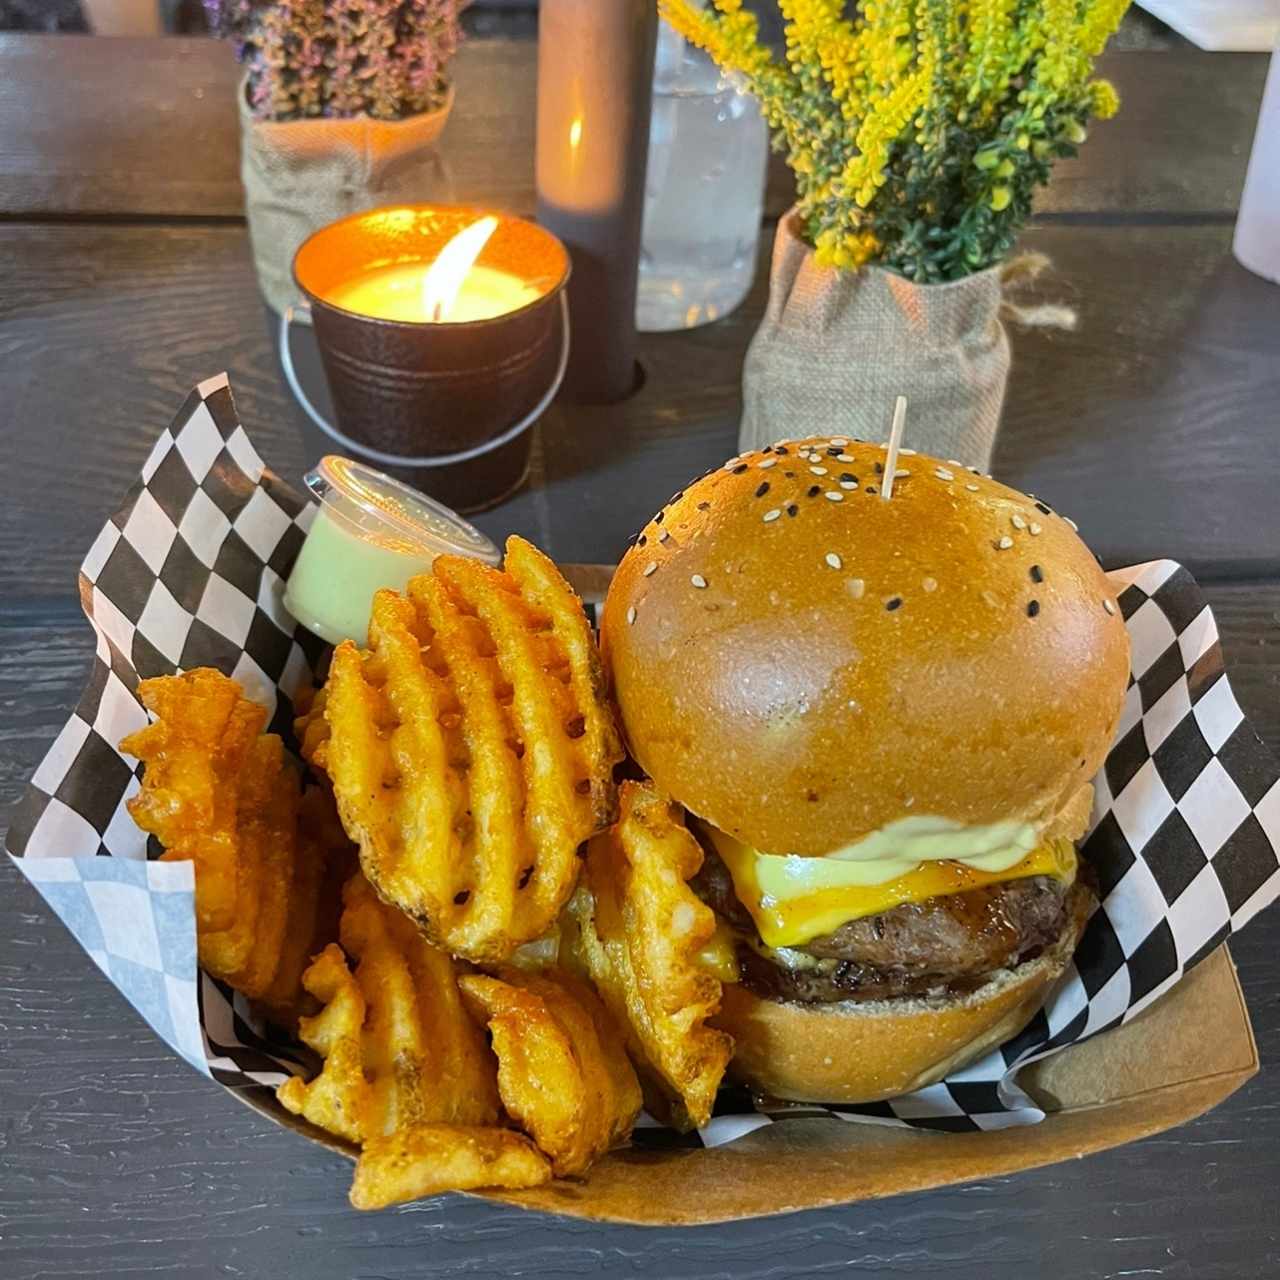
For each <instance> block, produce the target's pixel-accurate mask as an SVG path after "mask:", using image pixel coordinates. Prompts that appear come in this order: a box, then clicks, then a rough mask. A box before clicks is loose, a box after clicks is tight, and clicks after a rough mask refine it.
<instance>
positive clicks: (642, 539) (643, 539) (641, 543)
mask: <svg viewBox="0 0 1280 1280" xmlns="http://www.w3.org/2000/svg"><path fill="white" fill-rule="evenodd" d="M648 541H649V539H648V538H646V537H645V535H644V534H643V533H642V534H641V535H640V536H639V537H638V538H637V539H636V543H637V545H639V546H642V547H643V546H644V544H645V543H646V542H648Z"/></svg>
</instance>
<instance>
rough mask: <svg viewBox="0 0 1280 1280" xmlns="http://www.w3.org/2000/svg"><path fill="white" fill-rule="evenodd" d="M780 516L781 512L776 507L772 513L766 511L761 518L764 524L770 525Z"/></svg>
mask: <svg viewBox="0 0 1280 1280" xmlns="http://www.w3.org/2000/svg"><path fill="white" fill-rule="evenodd" d="M781 514H782V512H781V511H780V510H779V509H778V508H777V507H774V508H773V510H772V511H766V512H765V513H764V517H763V519H764V522H765V524H770V523H772V522H773V521H774V520H776V519H777V518H778V517H779V516H780V515H781Z"/></svg>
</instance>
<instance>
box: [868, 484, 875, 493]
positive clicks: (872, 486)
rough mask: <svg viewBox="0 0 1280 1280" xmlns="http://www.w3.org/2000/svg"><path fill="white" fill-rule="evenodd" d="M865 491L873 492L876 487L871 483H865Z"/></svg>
mask: <svg viewBox="0 0 1280 1280" xmlns="http://www.w3.org/2000/svg"><path fill="white" fill-rule="evenodd" d="M867 492H868V493H875V492H876V487H875V485H873V484H869V485H867Z"/></svg>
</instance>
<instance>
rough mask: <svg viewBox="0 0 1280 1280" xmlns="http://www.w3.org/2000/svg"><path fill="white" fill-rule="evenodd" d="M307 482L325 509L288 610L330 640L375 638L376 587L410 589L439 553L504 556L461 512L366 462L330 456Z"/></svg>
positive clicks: (299, 564)
mask: <svg viewBox="0 0 1280 1280" xmlns="http://www.w3.org/2000/svg"><path fill="white" fill-rule="evenodd" d="M306 482H307V487H308V488H309V489H310V490H311V492H312V493H313V494H314V495H315V497H316V498H318V499H319V507H318V509H317V510H316V516H315V520H314V521H313V522H312V525H311V528H310V529H309V530H308V531H307V537H306V540H305V541H304V542H303V544H302V550H301V551H299V552H298V558H297V560H295V561H294V564H293V571H292V572H291V573H290V574H289V581H288V584H287V585H286V587H285V592H284V607H285V608H286V609H287V610H288V611H289V612H290V613H291V614H292V615H293V616H294V617H295V618H296V619H297V620H298V621H299V622H300V623H302V625H303V626H304V627H306V628H307V630H308V631H314V632H315V634H316V635H318V636H319V637H320V638H321V639H322V640H327V641H329V643H330V644H339V643H341V642H342V641H343V640H354V641H355V642H356V643H357V644H359V645H364V644H365V643H367V640H368V633H369V613H370V610H371V608H372V606H373V595H374V592H375V591H378V590H379V589H381V588H382V587H390V588H391V589H392V590H394V591H403V590H404V589H405V587H406V585H407V584H408V582H409V579H410V578H412V577H413V576H414V575H415V574H419V573H426V572H428V571H429V570H430V569H431V565H432V564H433V562H434V561H435V558H436V556H438V555H445V554H451V555H465V556H472V557H474V558H475V559H478V560H483V561H485V562H486V563H488V564H497V563H499V561H500V559H501V556H500V555H499V552H498V549H497V547H495V546H494V545H493V543H492V542H490V541H489V539H488V538H486V537H485V536H484V534H482V533H481V532H480V531H479V530H478V529H476V528H474V527H473V526H472V525H470V524H468V523H467V522H466V521H465V520H463V519H462V517H461V516H459V515H458V514H457V513H456V512H453V511H450V510H449V508H448V507H445V506H442V505H441V504H440V503H438V502H436V501H435V500H434V499H432V498H428V497H427V496H426V495H425V494H422V493H419V492H418V491H417V490H416V489H412V488H410V487H409V486H408V485H406V484H403V483H402V482H401V481H399V480H394V479H392V478H391V477H390V476H388V475H384V474H383V473H382V472H381V471H375V470H374V469H373V468H372V467H367V466H365V465H364V464H363V463H360V462H354V461H352V460H351V459H350V458H342V457H338V456H336V455H333V454H330V455H329V456H327V457H325V458H323V459H321V461H320V464H319V465H318V466H317V467H316V468H315V470H313V471H311V472H308V474H307V477H306Z"/></svg>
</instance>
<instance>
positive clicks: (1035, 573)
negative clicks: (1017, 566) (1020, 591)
mask: <svg viewBox="0 0 1280 1280" xmlns="http://www.w3.org/2000/svg"><path fill="white" fill-rule="evenodd" d="M1031 581H1032V582H1043V581H1044V571H1043V570H1042V569H1041V568H1040V566H1039V565H1038V564H1033V565H1032V566H1031Z"/></svg>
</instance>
